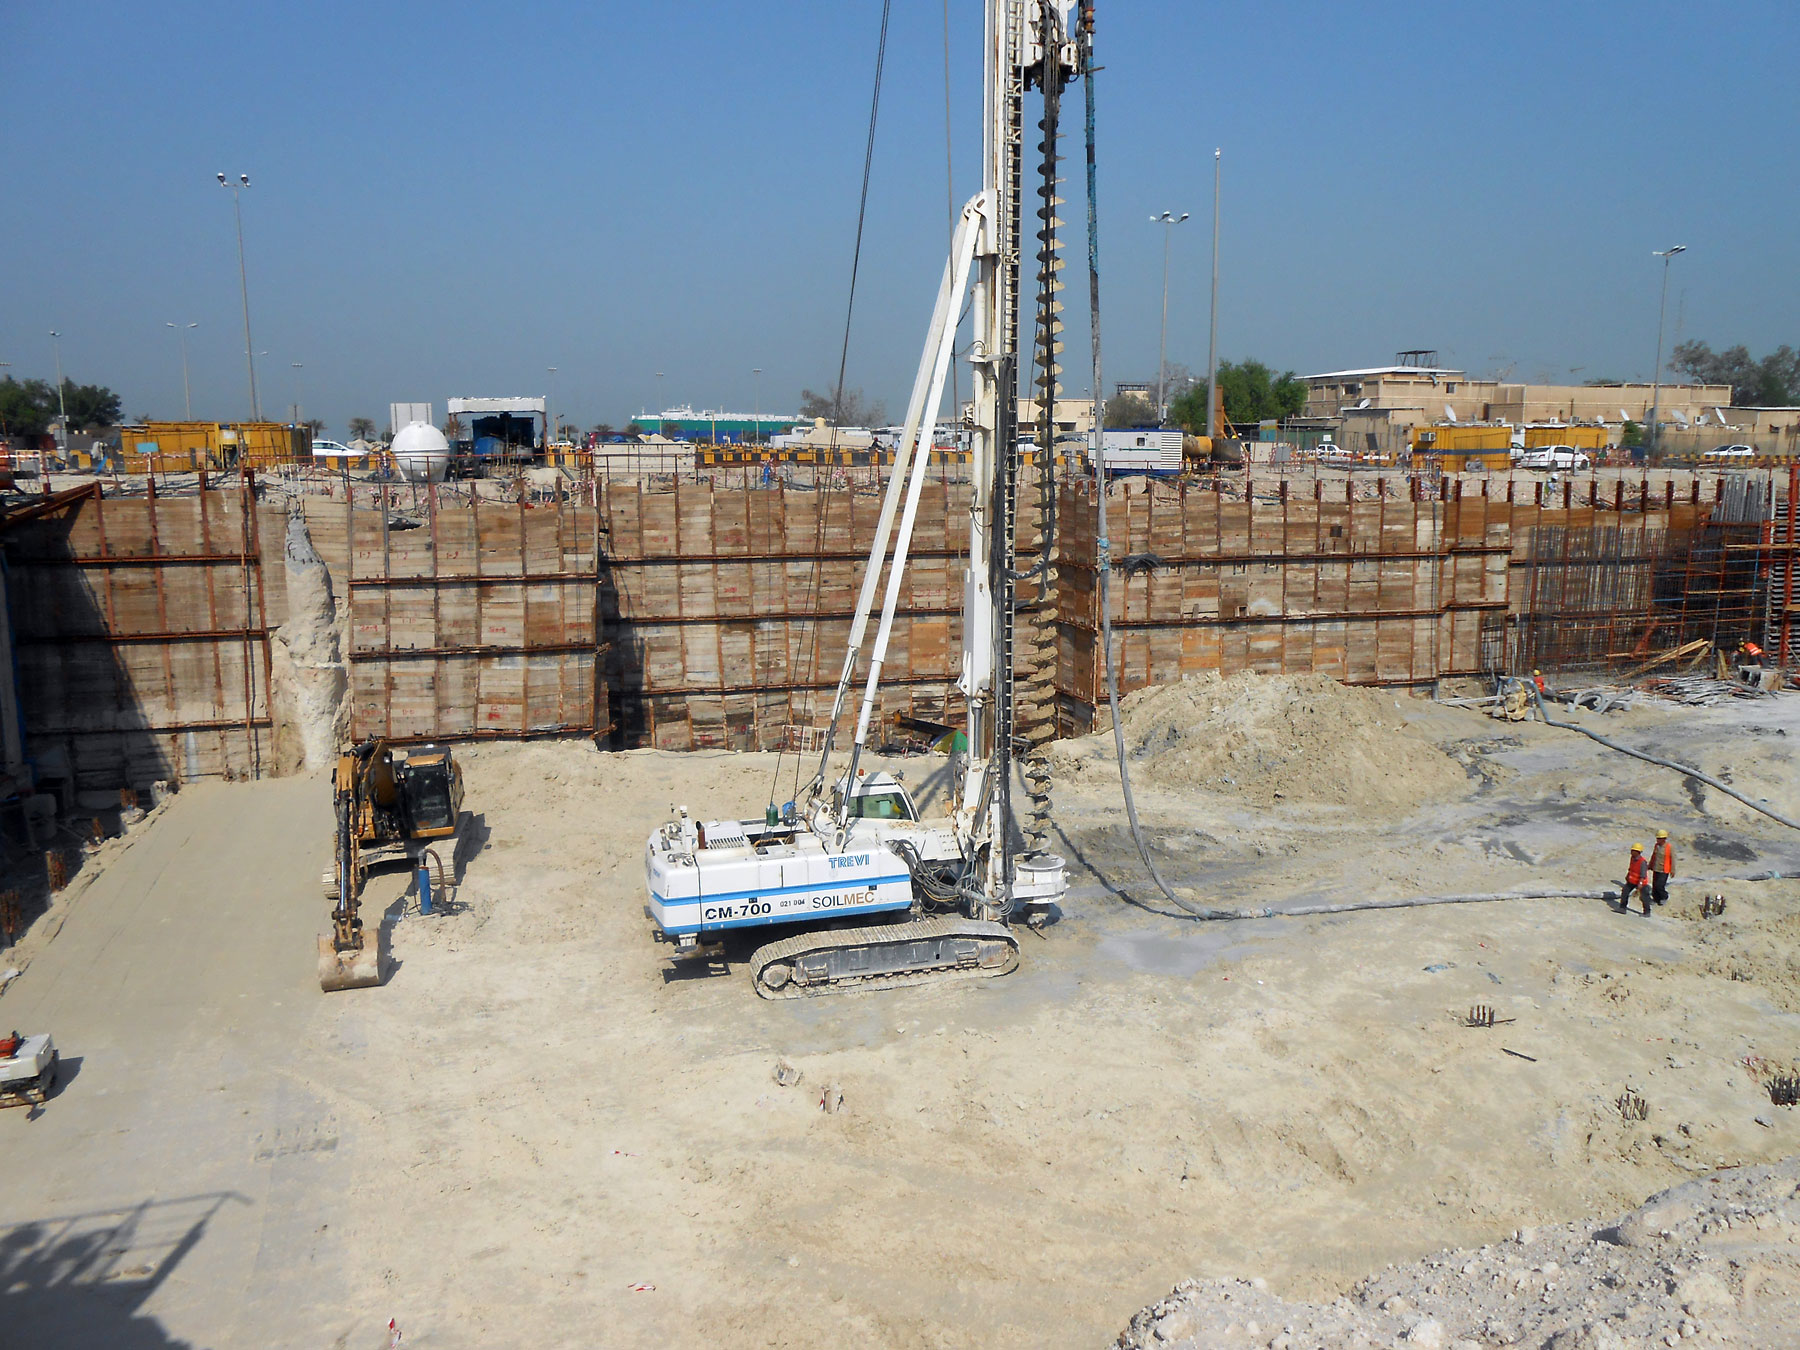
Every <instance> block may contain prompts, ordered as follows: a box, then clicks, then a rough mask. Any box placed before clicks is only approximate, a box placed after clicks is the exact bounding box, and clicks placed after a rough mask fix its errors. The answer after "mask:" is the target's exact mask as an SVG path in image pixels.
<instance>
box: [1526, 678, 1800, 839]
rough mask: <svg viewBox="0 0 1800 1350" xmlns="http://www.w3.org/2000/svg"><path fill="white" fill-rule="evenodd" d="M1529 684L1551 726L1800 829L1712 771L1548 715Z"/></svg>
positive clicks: (1546, 709) (1541, 699)
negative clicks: (1690, 780)
mask: <svg viewBox="0 0 1800 1350" xmlns="http://www.w3.org/2000/svg"><path fill="white" fill-rule="evenodd" d="M1530 688H1531V697H1532V698H1533V699H1534V700H1535V701H1536V702H1537V710H1538V716H1539V717H1541V718H1543V719H1544V721H1545V722H1547V723H1549V724H1550V725H1551V726H1553V727H1561V728H1562V729H1563V730H1564V731H1579V732H1580V733H1581V734H1582V735H1583V736H1586V737H1587V738H1588V739H1589V740H1590V741H1598V742H1600V744H1601V745H1604V746H1605V747H1606V748H1607V749H1608V750H1617V751H1618V752H1619V753H1620V754H1622V755H1630V756H1631V757H1632V758H1633V759H1641V760H1643V761H1644V762H1645V763H1646V764H1656V765H1660V766H1661V767H1662V768H1665V769H1673V770H1674V771H1675V772H1676V773H1680V774H1686V775H1687V776H1688V777H1689V778H1697V779H1699V780H1700V781H1701V782H1702V783H1705V784H1706V785H1707V786H1708V787H1709V788H1714V789H1716V790H1717V791H1719V792H1723V793H1724V794H1725V795H1726V796H1727V797H1730V798H1732V799H1734V800H1736V801H1740V802H1742V803H1743V804H1744V805H1745V806H1747V807H1749V808H1750V809H1751V810H1752V811H1756V812H1759V813H1760V814H1762V815H1765V816H1767V817H1768V818H1769V819H1770V820H1773V821H1776V822H1777V823H1779V824H1782V825H1785V826H1787V827H1788V828H1789V829H1790V830H1800V821H1794V820H1789V819H1788V818H1787V817H1786V816H1784V815H1782V814H1781V813H1780V812H1779V811H1771V810H1770V809H1769V808H1768V807H1766V806H1764V805H1762V803H1760V802H1754V801H1751V800H1750V798H1748V797H1746V796H1745V795H1744V794H1743V793H1741V792H1739V791H1738V790H1737V789H1736V788H1734V787H1732V786H1730V785H1729V784H1726V783H1721V782H1720V781H1719V780H1718V779H1716V778H1714V777H1713V776H1712V775H1711V774H1706V773H1701V772H1700V770H1698V769H1696V768H1694V767H1693V766H1691V765H1688V764H1678V763H1677V762H1676V761H1674V760H1672V759H1662V758H1660V757H1659V756H1657V755H1652V754H1648V753H1646V752H1645V751H1643V750H1633V749H1632V748H1631V747H1630V746H1629V745H1620V744H1619V743H1618V742H1617V741H1615V740H1609V739H1608V738H1607V737H1605V736H1602V735H1601V734H1600V733H1599V732H1597V731H1589V730H1588V729H1587V728H1586V727H1584V726H1580V725H1578V724H1576V723H1574V722H1564V721H1561V720H1559V719H1557V718H1555V717H1552V716H1551V715H1550V710H1549V709H1548V708H1546V707H1545V706H1544V696H1543V694H1542V693H1540V692H1539V690H1538V688H1537V686H1536V685H1535V684H1533V685H1531V686H1530Z"/></svg>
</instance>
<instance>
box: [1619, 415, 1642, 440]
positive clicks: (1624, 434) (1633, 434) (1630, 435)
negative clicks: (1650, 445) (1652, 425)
mask: <svg viewBox="0 0 1800 1350" xmlns="http://www.w3.org/2000/svg"><path fill="white" fill-rule="evenodd" d="M1643 443H1644V428H1643V426H1642V425H1641V424H1640V423H1637V422H1629V421H1628V422H1626V423H1625V424H1624V425H1623V426H1622V427H1620V428H1619V444H1620V445H1642V444H1643Z"/></svg>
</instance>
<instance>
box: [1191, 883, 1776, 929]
mask: <svg viewBox="0 0 1800 1350" xmlns="http://www.w3.org/2000/svg"><path fill="white" fill-rule="evenodd" d="M1726 881H1730V882H1740V883H1741V882H1749V881H1800V872H1751V873H1749V874H1747V875H1742V876H1723V877H1719V876H1714V877H1683V878H1682V879H1681V880H1680V881H1674V880H1673V879H1671V884H1674V885H1686V886H1695V885H1711V884H1712V883H1714V882H1726ZM1171 898H1173V897H1171ZM1618 898H1619V893H1618V892H1617V891H1576V890H1535V891H1479V892H1476V893H1474V894H1472V895H1413V896H1401V897H1397V898H1394V899H1389V900H1347V901H1344V902H1343V903H1341V904H1329V905H1292V906H1290V907H1288V908H1286V909H1276V908H1275V907H1274V906H1273V905H1257V906H1254V907H1251V908H1248V909H1200V908H1196V907H1195V906H1192V905H1182V908H1183V909H1185V910H1187V912H1188V913H1189V914H1191V915H1192V916H1193V917H1194V918H1196V919H1207V920H1214V919H1216V920H1229V919H1304V918H1309V917H1313V916H1316V915H1320V914H1357V913H1360V912H1362V911H1364V910H1372V909H1422V908H1424V907H1425V906H1427V905H1486V904H1496V903H1498V902H1500V901H1502V900H1617V899H1618ZM1175 903H1176V904H1182V902H1181V901H1179V900H1177V901H1176V902H1175Z"/></svg>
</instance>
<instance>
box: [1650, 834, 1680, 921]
mask: <svg viewBox="0 0 1800 1350" xmlns="http://www.w3.org/2000/svg"><path fill="white" fill-rule="evenodd" d="M1674 875H1675V849H1674V847H1673V846H1672V845H1671V844H1670V843H1669V832H1668V831H1667V830H1658V831H1657V832H1656V842H1655V843H1654V844H1652V845H1651V846H1650V898H1651V899H1652V900H1654V901H1656V903H1657V904H1659V905H1663V904H1667V903H1668V900H1669V878H1670V877H1672V876H1674Z"/></svg>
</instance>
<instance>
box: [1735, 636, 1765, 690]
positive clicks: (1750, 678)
mask: <svg viewBox="0 0 1800 1350" xmlns="http://www.w3.org/2000/svg"><path fill="white" fill-rule="evenodd" d="M1737 673H1738V678H1739V679H1740V680H1742V681H1743V682H1744V683H1745V684H1750V685H1760V684H1761V683H1762V673H1763V649H1762V648H1761V647H1759V646H1757V645H1756V644H1755V643H1754V642H1740V643H1739V644H1738V649H1737Z"/></svg>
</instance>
